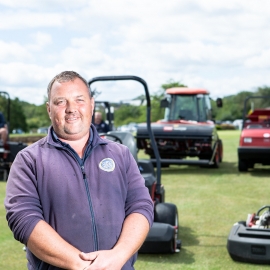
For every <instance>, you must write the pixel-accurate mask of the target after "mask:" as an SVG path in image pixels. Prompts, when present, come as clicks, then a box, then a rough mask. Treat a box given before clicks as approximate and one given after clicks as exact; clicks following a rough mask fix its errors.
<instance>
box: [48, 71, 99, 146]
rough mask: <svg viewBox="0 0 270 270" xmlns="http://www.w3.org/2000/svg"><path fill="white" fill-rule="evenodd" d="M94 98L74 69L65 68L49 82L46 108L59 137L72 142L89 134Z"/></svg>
mask: <svg viewBox="0 0 270 270" xmlns="http://www.w3.org/2000/svg"><path fill="white" fill-rule="evenodd" d="M93 110H94V99H93V98H92V97H91V91H90V89H89V87H88V84H87V81H86V80H85V79H84V78H82V77H81V76H80V75H79V74H78V73H76V72H74V71H64V72H62V73H60V74H58V75H57V76H55V77H54V78H53V79H52V80H51V82H50V83H49V85H48V102H47V111H48V114H49V117H50V119H51V121H52V126H53V129H54V131H55V133H56V134H57V136H58V137H59V138H60V139H63V140H67V141H75V140H79V139H81V138H83V137H84V136H88V135H89V129H90V125H91V120H92V114H93Z"/></svg>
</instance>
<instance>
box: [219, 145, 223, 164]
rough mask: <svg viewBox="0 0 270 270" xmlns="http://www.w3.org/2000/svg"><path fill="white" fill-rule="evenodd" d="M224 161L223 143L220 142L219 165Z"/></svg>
mask: <svg viewBox="0 0 270 270" xmlns="http://www.w3.org/2000/svg"><path fill="white" fill-rule="evenodd" d="M222 159H223V143H222V140H219V163H221V162H222Z"/></svg>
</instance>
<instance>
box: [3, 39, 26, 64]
mask: <svg viewBox="0 0 270 270" xmlns="http://www.w3.org/2000/svg"><path fill="white" fill-rule="evenodd" d="M29 57H31V54H30V53H29V52H28V51H27V49H26V48H25V47H23V46H21V45H20V44H17V43H15V42H10V43H7V42H4V41H1V40H0V61H1V62H2V63H3V62H10V61H14V60H17V61H24V60H26V59H27V58H29Z"/></svg>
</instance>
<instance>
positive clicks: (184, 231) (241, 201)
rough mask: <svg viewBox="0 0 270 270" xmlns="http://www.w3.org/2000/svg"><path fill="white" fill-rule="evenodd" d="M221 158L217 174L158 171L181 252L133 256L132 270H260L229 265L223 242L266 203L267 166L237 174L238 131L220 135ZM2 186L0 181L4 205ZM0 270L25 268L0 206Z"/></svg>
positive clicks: (186, 168)
mask: <svg viewBox="0 0 270 270" xmlns="http://www.w3.org/2000/svg"><path fill="white" fill-rule="evenodd" d="M219 134H220V137H221V138H222V140H223V145H224V159H223V163H222V164H221V165H220V168H219V169H206V168H199V167H192V166H170V168H166V169H162V183H163V184H164V186H165V189H166V202H172V203H175V204H176V205H177V207H178V212H179V222H180V232H179V236H180V239H181V240H182V249H181V251H180V253H176V254H167V255H164V254H156V255H154V254H139V257H138V261H137V262H136V264H135V268H136V270H145V269H146V270H148V269H149V270H152V269H153V270H154V269H155V270H156V269H164V270H170V269H172V270H175V269H199V270H200V269H240V270H241V269H243V270H244V269H265V268H268V266H263V265H254V264H247V263H238V262H234V261H233V260H231V258H230V256H229V254H228V252H227V249H226V243H227V237H228V234H229V231H230V229H231V227H232V225H233V224H234V223H235V222H236V221H239V220H245V219H246V217H247V214H248V213H253V212H256V211H257V210H258V209H259V208H260V207H261V206H263V205H265V204H269V201H268V198H269V191H268V182H269V175H270V168H269V167H259V166H255V169H254V170H252V171H249V172H247V173H239V172H238V170H237V146H238V141H239V135H240V132H239V131H220V132H219ZM4 194H5V182H0V199H1V200H2V201H3V200H4ZM0 240H1V241H0V269H12V270H13V269H14V270H17V269H26V260H25V253H24V252H23V251H22V245H21V244H20V243H18V242H17V241H15V240H14V239H13V236H12V234H11V233H10V231H9V229H8V227H7V224H6V221H5V213H4V207H3V205H2V206H1V207H0Z"/></svg>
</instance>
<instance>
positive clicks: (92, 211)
mask: <svg viewBox="0 0 270 270" xmlns="http://www.w3.org/2000/svg"><path fill="white" fill-rule="evenodd" d="M81 171H82V175H83V181H84V185H85V189H86V194H87V198H88V204H89V209H90V214H91V217H92V230H93V237H94V249H95V251H97V250H98V241H97V227H96V222H95V215H94V209H93V204H92V200H91V196H90V191H89V185H88V183H87V180H86V174H85V170H84V166H81Z"/></svg>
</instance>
